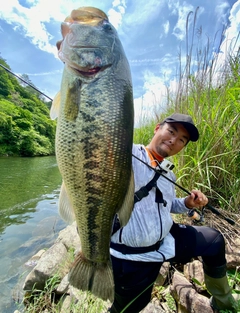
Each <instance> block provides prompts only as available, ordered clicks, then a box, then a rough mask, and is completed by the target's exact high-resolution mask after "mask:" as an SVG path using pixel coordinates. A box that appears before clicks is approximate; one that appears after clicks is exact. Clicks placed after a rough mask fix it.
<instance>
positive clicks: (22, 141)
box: [0, 9, 240, 312]
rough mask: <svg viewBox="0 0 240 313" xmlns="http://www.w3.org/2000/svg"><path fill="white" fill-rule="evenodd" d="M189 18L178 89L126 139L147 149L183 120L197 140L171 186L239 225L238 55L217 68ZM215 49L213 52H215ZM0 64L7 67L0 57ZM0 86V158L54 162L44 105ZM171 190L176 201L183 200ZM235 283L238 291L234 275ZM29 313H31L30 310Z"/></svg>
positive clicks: (25, 92)
mask: <svg viewBox="0 0 240 313" xmlns="http://www.w3.org/2000/svg"><path fill="white" fill-rule="evenodd" d="M197 10H198V9H197ZM197 10H196V12H195V14H194V22H193V24H192V28H191V29H190V26H189V25H190V23H189V19H190V18H191V16H192V14H193V13H192V12H191V13H189V15H188V18H187V22H186V29H187V34H186V36H187V37H189V38H190V35H191V38H197V45H196V46H195V45H194V44H193V41H192V40H187V47H186V51H187V52H186V56H185V58H183V56H182V55H181V52H180V55H179V69H178V71H177V77H178V79H177V86H178V87H177V89H176V91H175V92H174V93H172V92H171V91H170V90H168V99H167V104H165V105H162V104H154V108H153V110H154V112H156V117H155V118H154V119H152V120H149V121H148V120H145V119H144V117H143V118H142V121H143V122H142V125H140V126H139V128H137V129H135V131H134V142H135V143H142V144H147V143H148V142H149V140H150V139H151V137H152V135H153V129H154V126H155V124H156V123H158V122H159V121H161V120H163V119H164V117H166V116H168V115H170V114H172V113H173V112H180V113H184V114H189V115H191V116H192V117H193V119H194V122H195V123H196V125H197V127H198V129H199V132H200V139H199V141H198V142H197V143H195V144H194V145H192V144H191V143H189V144H188V145H187V147H186V148H185V149H184V151H183V152H182V153H181V154H180V155H178V156H176V157H173V158H172V160H171V161H172V162H173V163H174V165H175V170H174V172H175V174H176V176H177V177H178V180H177V183H178V184H180V185H182V186H183V187H185V188H187V189H189V190H191V189H194V188H196V189H201V190H202V191H203V192H204V193H205V194H206V195H207V196H208V197H209V202H210V204H211V205H213V206H215V207H217V208H219V209H220V210H221V212H222V213H223V214H228V216H229V217H231V218H233V219H235V220H236V221H237V220H238V221H239V209H240V208H239V203H240V140H239V134H240V50H239V48H238V50H237V52H234V49H236V42H237V40H238V38H237V39H236V41H235V42H231V43H229V49H228V51H227V55H226V57H225V60H224V62H220V59H219V55H220V54H213V53H212V52H211V51H213V46H214V44H216V43H214V42H212V43H211V42H210V41H208V43H207V46H206V47H202V46H201V38H202V35H203V32H202V29H196V24H195V23H196V19H197ZM222 38H224V32H223V33H222ZM221 43H222V41H221V42H220V43H219V47H218V49H215V50H217V51H220V50H221V49H220V46H221ZM225 53H226V52H225ZM193 60H197V62H195V61H193ZM0 63H1V64H3V65H4V66H7V67H9V66H8V65H7V63H6V61H5V60H4V59H2V58H1V57H0ZM0 78H1V79H0V155H19V156H35V155H47V154H54V138H55V128H56V124H55V122H53V121H51V120H50V118H49V117H48V116H49V106H50V103H49V102H48V103H46V102H44V101H42V100H43V99H41V97H40V96H39V95H37V94H36V93H35V92H33V91H32V90H29V88H28V87H23V86H21V85H20V84H19V82H18V81H17V80H16V79H15V78H13V77H11V76H10V75H9V74H8V73H5V72H4V70H2V69H1V68H0ZM166 88H167V87H166ZM176 190H177V196H185V195H184V194H182V192H181V191H180V190H179V189H176ZM206 221H207V224H208V225H210V226H213V227H215V228H217V229H219V230H220V231H221V232H222V233H223V234H224V236H225V238H226V241H227V242H231V240H234V238H235V235H238V236H239V231H238V229H237V228H235V227H234V226H231V227H230V226H229V227H228V224H225V223H223V222H222V220H221V219H220V218H218V217H216V216H215V215H213V214H211V213H208V216H207V219H206ZM236 281H237V286H238V289H239V288H240V274H239V272H238V273H237V274H236ZM89 301H90V300H89ZM26 312H30V311H26ZM31 312H38V310H37V307H35V308H34V310H33V311H31ZM52 312H55V311H52Z"/></svg>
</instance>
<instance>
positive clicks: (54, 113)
mask: <svg viewBox="0 0 240 313" xmlns="http://www.w3.org/2000/svg"><path fill="white" fill-rule="evenodd" d="M60 101H61V93H60V91H59V92H58V93H57V94H56V96H55V97H54V99H53V102H52V106H51V109H50V118H51V119H52V120H55V119H56V118H57V117H58V115H59V110H60Z"/></svg>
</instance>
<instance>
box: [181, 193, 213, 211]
mask: <svg viewBox="0 0 240 313" xmlns="http://www.w3.org/2000/svg"><path fill="white" fill-rule="evenodd" d="M184 203H185V205H186V207H187V208H189V209H192V208H199V207H202V206H205V205H206V204H207V203H208V198H207V197H206V196H205V195H204V194H203V193H202V192H201V191H199V190H192V191H191V195H189V196H188V197H186V198H185V200H184Z"/></svg>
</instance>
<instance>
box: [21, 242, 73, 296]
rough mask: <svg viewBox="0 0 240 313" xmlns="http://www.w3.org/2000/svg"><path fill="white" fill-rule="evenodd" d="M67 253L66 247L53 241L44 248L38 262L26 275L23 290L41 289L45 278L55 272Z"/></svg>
mask: <svg viewBox="0 0 240 313" xmlns="http://www.w3.org/2000/svg"><path fill="white" fill-rule="evenodd" d="M66 255H67V249H66V247H65V246H64V245H63V244H62V243H61V242H57V243H55V244H54V245H53V246H52V247H50V249H48V250H46V252H45V253H44V254H43V256H42V257H41V259H40V260H39V261H38V264H37V265H36V266H35V267H34V268H33V269H32V271H31V272H30V273H29V274H28V275H27V277H26V279H25V282H24V285H23V290H28V291H31V290H32V289H33V287H34V288H35V289H40V290H43V289H44V286H45V282H46V281H47V279H48V278H49V277H51V276H53V275H54V274H56V273H57V271H58V269H59V267H60V265H61V264H62V262H63V260H64V258H65V257H66Z"/></svg>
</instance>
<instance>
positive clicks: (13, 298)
mask: <svg viewBox="0 0 240 313" xmlns="http://www.w3.org/2000/svg"><path fill="white" fill-rule="evenodd" d="M60 185H61V176H60V173H59V170H58V167H57V163H56V158H55V157H54V156H50V157H34V158H12V157H4V158H0V312H3V313H13V312H14V310H16V309H18V304H16V302H17V301H18V298H21V294H20V291H21V284H22V282H23V280H24V278H25V277H26V275H27V274H28V273H29V271H30V270H31V268H29V267H28V266H26V265H25V263H26V262H27V261H28V260H29V259H30V258H31V256H32V255H34V254H35V253H37V252H38V251H39V250H40V249H42V248H48V247H50V246H51V245H52V244H53V242H54V240H55V239H56V237H57V236H58V233H59V231H60V230H61V229H63V228H64V227H65V226H66V225H65V223H64V222H63V221H62V220H61V219H60V217H59V215H58V209H57V206H58V197H59V190H60Z"/></svg>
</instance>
